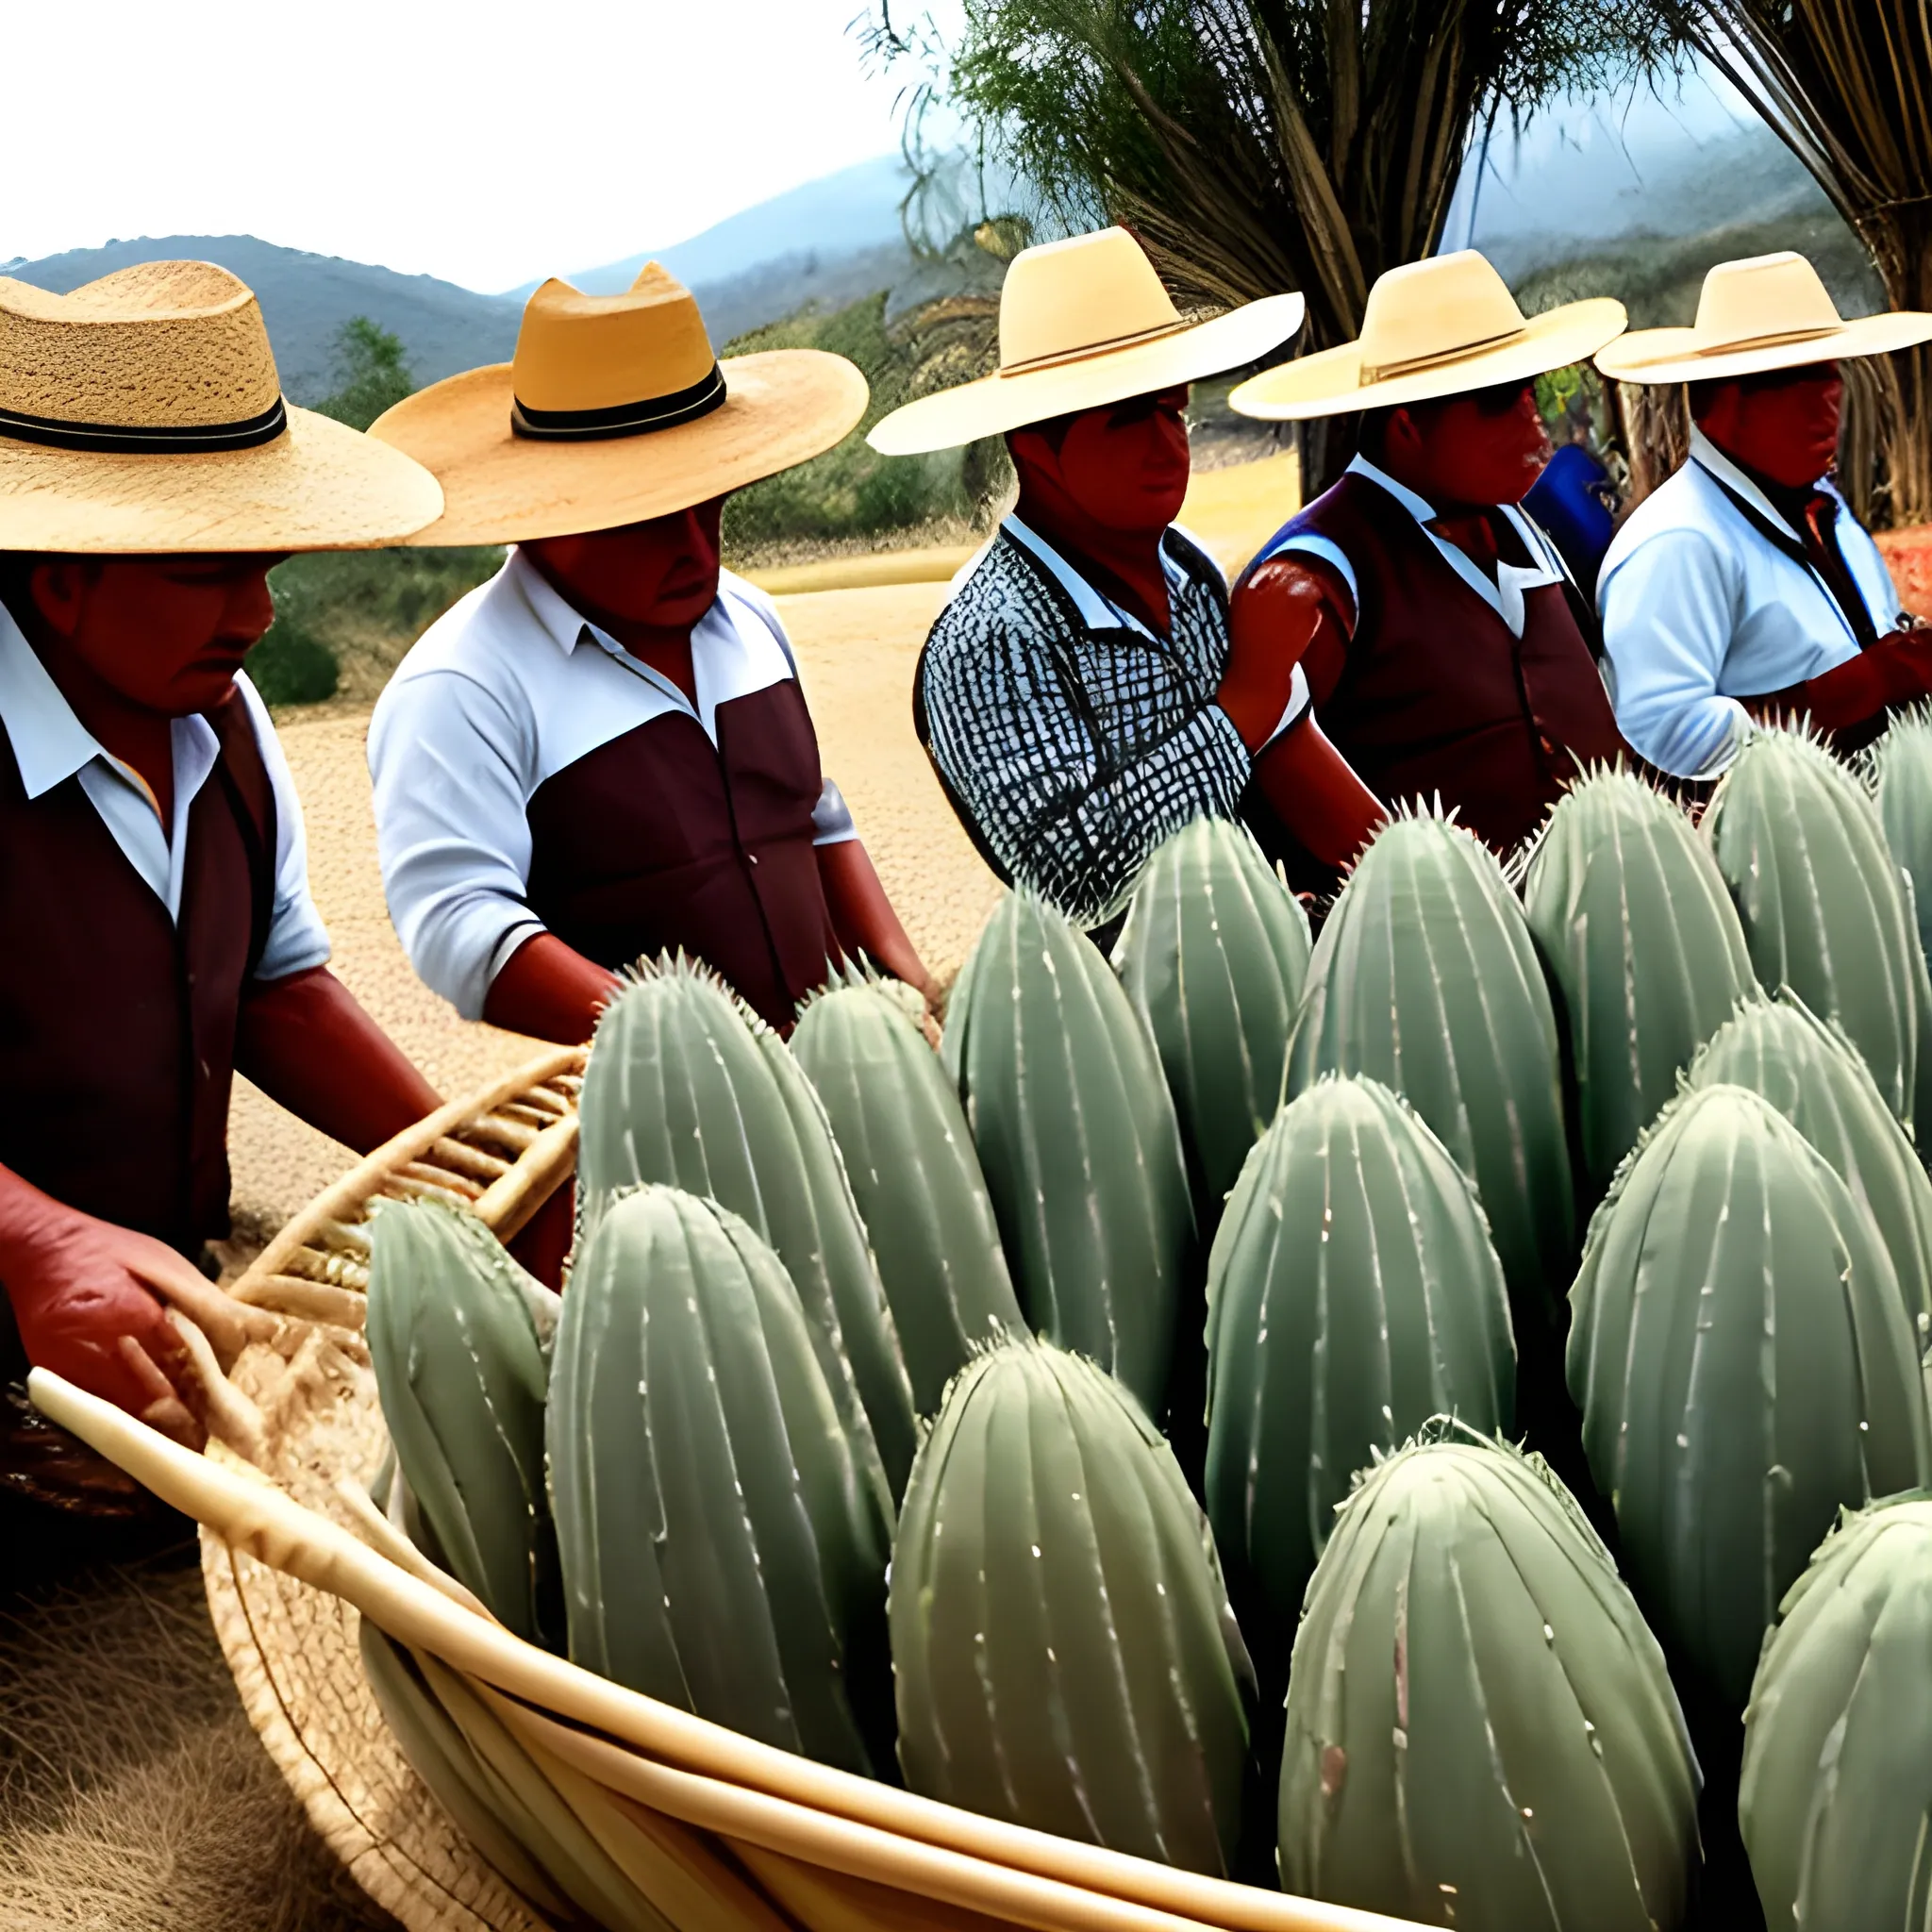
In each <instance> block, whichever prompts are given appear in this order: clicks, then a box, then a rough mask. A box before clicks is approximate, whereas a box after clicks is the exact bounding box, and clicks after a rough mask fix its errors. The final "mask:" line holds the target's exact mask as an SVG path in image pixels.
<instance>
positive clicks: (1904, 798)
mask: <svg viewBox="0 0 1932 1932" xmlns="http://www.w3.org/2000/svg"><path fill="white" fill-rule="evenodd" d="M1869 771H1870V775H1871V779H1872V786H1873V791H1874V796H1875V798H1876V801H1877V805H1878V823H1879V826H1880V829H1881V830H1882V831H1883V832H1884V834H1885V842H1886V844H1887V846H1888V847H1889V848H1890V852H1891V856H1892V858H1894V859H1895V860H1897V862H1898V865H1899V869H1900V870H1901V871H1902V872H1903V873H1904V874H1905V875H1906V877H1907V879H1909V880H1910V881H1911V886H1912V896H1913V900H1914V902H1915V903H1914V906H1913V912H1914V915H1915V921H1914V923H1915V924H1916V925H1917V928H1918V933H1919V949H1920V951H1921V953H1922V954H1924V955H1925V957H1927V958H1932V705H1917V706H1914V707H1913V708H1912V709H1911V710H1909V711H1907V713H1905V715H1904V716H1902V717H1899V718H1894V719H1893V720H1892V722H1891V724H1890V728H1889V729H1888V730H1887V731H1886V734H1885V736H1884V737H1883V738H1881V739H1880V740H1879V741H1878V742H1877V743H1876V744H1874V746H1873V747H1872V756H1871V760H1870V765H1869Z"/></svg>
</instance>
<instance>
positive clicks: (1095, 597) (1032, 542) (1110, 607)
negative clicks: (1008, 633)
mask: <svg viewBox="0 0 1932 1932" xmlns="http://www.w3.org/2000/svg"><path fill="white" fill-rule="evenodd" d="M1000 528H1001V529H1002V530H1004V531H1005V532H1006V533H1007V535H1008V536H1009V537H1010V538H1012V539H1013V541H1015V542H1016V543H1019V544H1022V545H1024V547H1025V548H1026V549H1027V550H1029V551H1031V552H1032V553H1033V555H1034V556H1035V557H1036V558H1039V560H1040V561H1041V563H1043V564H1044V565H1045V566H1046V567H1047V569H1048V570H1049V571H1050V572H1051V573H1052V574H1053V576H1054V578H1055V580H1056V581H1057V582H1058V584H1059V587H1060V589H1061V590H1063V591H1065V592H1066V593H1067V595H1068V596H1069V597H1071V598H1072V599H1073V600H1074V609H1076V610H1077V611H1078V612H1079V613H1080V622H1081V623H1082V624H1084V625H1086V626H1087V628H1088V629H1089V630H1121V629H1129V630H1137V631H1139V632H1140V633H1141V636H1142V637H1148V638H1151V637H1153V635H1154V633H1153V632H1152V631H1150V630H1149V629H1148V628H1147V626H1146V625H1144V624H1142V623H1141V620H1140V619H1139V618H1138V617H1136V616H1135V615H1134V614H1133V613H1132V612H1131V611H1129V610H1123V609H1122V608H1121V607H1120V606H1119V605H1118V604H1116V603H1115V602H1114V601H1113V599H1112V598H1111V597H1108V596H1107V595H1105V594H1104V593H1103V592H1102V591H1096V590H1095V589H1094V588H1093V586H1092V585H1091V584H1090V583H1089V582H1088V581H1087V579H1086V578H1085V577H1084V576H1082V575H1080V573H1079V572H1078V571H1077V570H1076V569H1075V568H1074V566H1073V565H1072V564H1071V563H1069V562H1068V561H1067V559H1066V558H1064V557H1062V556H1061V555H1060V553H1059V552H1058V550H1056V549H1055V548H1054V547H1053V545H1052V544H1051V543H1049V542H1048V541H1046V539H1045V538H1044V537H1042V536H1041V534H1040V533H1039V532H1038V531H1037V530H1034V529H1030V528H1029V527H1028V526H1027V525H1024V524H1023V523H1022V522H1021V521H1020V519H1019V518H1018V517H1016V516H1008V517H1004V518H1002V519H1001V521H1000ZM1160 567H1161V569H1162V571H1164V572H1165V573H1166V575H1167V582H1168V588H1169V590H1170V591H1178V590H1180V589H1181V588H1182V587H1183V586H1184V585H1185V584H1186V582H1187V575H1188V574H1187V572H1186V571H1185V570H1183V569H1182V568H1181V566H1180V565H1179V564H1178V563H1176V562H1175V561H1174V558H1172V557H1170V556H1169V555H1168V553H1167V540H1166V538H1165V537H1163V538H1162V539H1161V542H1160Z"/></svg>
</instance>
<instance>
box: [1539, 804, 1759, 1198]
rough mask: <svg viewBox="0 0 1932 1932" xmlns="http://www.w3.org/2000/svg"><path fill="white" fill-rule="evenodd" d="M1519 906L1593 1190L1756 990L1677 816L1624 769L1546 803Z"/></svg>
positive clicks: (1719, 893)
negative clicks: (1562, 1052) (1541, 972)
mask: <svg viewBox="0 0 1932 1932" xmlns="http://www.w3.org/2000/svg"><path fill="white" fill-rule="evenodd" d="M1524 904H1525V907H1526V909H1527V911H1528V915H1529V927H1530V930H1531V932H1533V933H1534V934H1535V935H1536V939H1537V943H1538V945H1539V946H1540V947H1541V951H1542V956H1543V959H1544V961H1545V963H1546V964H1547V966H1548V967H1549V971H1550V976H1551V978H1552V979H1553V980H1554V981H1555V983H1556V986H1557V993H1558V995H1559V1004H1560V1006H1561V1008H1562V1010H1563V1016H1564V1018H1565V1020H1566V1021H1567V1024H1568V1026H1569V1031H1570V1049H1571V1058H1572V1060H1573V1063H1574V1067H1575V1078H1576V1107H1577V1116H1578V1124H1579V1127H1580V1129H1581V1136H1580V1138H1581V1141H1582V1157H1583V1165H1584V1168H1585V1171H1586V1172H1587V1174H1588V1175H1589V1178H1590V1182H1591V1187H1592V1189H1593V1191H1595V1192H1596V1193H1598V1194H1601V1193H1602V1191H1604V1189H1605V1188H1607V1186H1608V1185H1609V1183H1610V1177H1611V1175H1613V1174H1615V1173H1616V1171H1617V1163H1618V1162H1619V1161H1620V1160H1622V1159H1623V1158H1624V1155H1626V1154H1627V1153H1629V1151H1630V1150H1631V1148H1633V1147H1634V1146H1636V1144H1637V1138H1638V1136H1639V1135H1640V1134H1641V1132H1642V1131H1643V1129H1644V1128H1645V1127H1647V1126H1648V1125H1649V1124H1650V1123H1651V1122H1652V1121H1653V1120H1655V1119H1656V1118H1657V1109H1658V1108H1661V1107H1662V1106H1663V1105H1664V1103H1665V1102H1666V1101H1667V1100H1669V1099H1670V1097H1671V1096H1672V1094H1673V1093H1674V1092H1675V1091H1676V1088H1677V1075H1678V1074H1679V1073H1680V1072H1681V1071H1682V1069H1683V1068H1685V1067H1687V1066H1688V1065H1689V1064H1690V1063H1691V1055H1692V1054H1694V1053H1695V1052H1696V1051H1697V1049H1698V1047H1700V1046H1701V1045H1702V1044H1703V1043H1704V1042H1705V1041H1707V1040H1708V1039H1709V1038H1710V1036H1711V1035H1712V1034H1713V1033H1714V1032H1715V1031H1716V1030H1717V1029H1718V1027H1719V1026H1720V1025H1721V1024H1723V1023H1724V1020H1725V1018H1726V1017H1727V1016H1728V1015H1729V1013H1730V1010H1731V1008H1733V1007H1734V1006H1735V1005H1736V1004H1737V1002H1738V1001H1739V1000H1740V999H1741V998H1742V997H1743V995H1744V994H1745V993H1746V992H1747V991H1750V990H1751V989H1752V988H1754V987H1755V986H1756V985H1757V980H1756V979H1755V977H1754V976H1753V974H1752V971H1751V955H1750V952H1749V950H1748V948H1747V947H1746V946H1745V944H1744V929H1743V927H1742V926H1741V925H1740V924H1739V923H1738V913H1737V908H1735V907H1734V906H1733V905H1732V904H1731V898H1730V893H1729V891H1728V890H1727V889H1726V887H1725V885H1724V875H1723V874H1721V873H1720V872H1719V871H1718V869H1717V866H1716V864H1715V863H1714V862H1713V860H1712V858H1711V856H1710V851H1709V848H1708V847H1707V846H1706V845H1705V844H1703V843H1702V842H1701V841H1699V839H1698V837H1697V834H1696V833H1695V832H1694V831H1693V830H1692V829H1691V822H1690V821H1689V819H1687V818H1686V817H1685V815H1684V814H1683V812H1681V811H1680V810H1678V809H1677V808H1676V807H1675V806H1674V805H1673V804H1672V803H1671V802H1670V801H1669V800H1668V799H1666V798H1664V797H1662V796H1660V795H1659V794H1658V793H1657V791H1655V790H1654V789H1653V788H1652V787H1651V786H1649V785H1646V784H1645V783H1644V782H1643V780H1642V779H1641V778H1639V777H1636V776H1635V775H1633V774H1631V773H1628V772H1624V771H1610V772H1597V773H1594V774H1592V775H1591V776H1590V777H1589V778H1586V779H1585V780H1584V781H1583V782H1582V783H1581V784H1580V785H1577V786H1575V787H1574V788H1573V789H1572V790H1571V791H1568V792H1566V793H1565V794H1564V795H1563V797H1562V799H1561V800H1560V801H1558V803H1557V808H1556V810H1555V811H1553V812H1552V813H1551V814H1550V820H1549V824H1547V825H1546V826H1545V827H1544V829H1543V832H1542V834H1541V837H1540V838H1539V840H1538V841H1537V844H1536V848H1535V851H1534V853H1533V855H1532V857H1531V858H1530V861H1529V868H1528V874H1527V877H1526V879H1525V881H1524Z"/></svg>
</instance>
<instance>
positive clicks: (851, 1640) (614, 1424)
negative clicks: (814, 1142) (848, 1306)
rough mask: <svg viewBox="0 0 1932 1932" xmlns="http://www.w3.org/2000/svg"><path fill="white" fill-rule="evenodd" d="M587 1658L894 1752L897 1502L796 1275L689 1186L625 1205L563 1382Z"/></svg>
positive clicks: (767, 1717) (695, 1700) (562, 1535)
mask: <svg viewBox="0 0 1932 1932" xmlns="http://www.w3.org/2000/svg"><path fill="white" fill-rule="evenodd" d="M549 1449H550V1482H551V1489H552V1492H553V1494H554V1496H555V1499H556V1508H557V1531H558V1550H559V1553H560V1555H561V1557H562V1563H563V1583H564V1596H565V1603H566V1607H567V1608H568V1611H569V1617H570V1654H571V1657H572V1660H573V1661H574V1662H575V1663H579V1664H581V1665H583V1666H584V1667H585V1669H587V1670H592V1671H595V1672H597V1673H598V1674H600V1675H602V1676H606V1677H609V1678H612V1679H613V1680H614V1681H616V1682H617V1683H620V1684H626V1685H628V1686H629V1687H630V1688H631V1689H632V1690H635V1691H642V1692H643V1693H644V1694H645V1695H646V1696H650V1697H656V1698H658V1699H660V1700H661V1701H663V1702H664V1703H667V1704H675V1705H677V1706H678V1707H681V1708H683V1709H686V1710H691V1711H695V1712H696V1713H697V1715H698V1716H700V1717H704V1718H709V1719H711V1720H712V1721H713V1722H714V1723H717V1724H727V1725H729V1726H730V1727H731V1728H732V1729H733V1730H736V1731H741V1732H743V1733H744V1734H745V1735H746V1736H748V1737H754V1738H759V1739H762V1740H764V1741H765V1742H766V1743H769V1744H775V1745H778V1746H780V1747H781V1748H783V1749H785V1750H790V1751H797V1752H800V1753H802V1754H803V1755H804V1756H806V1757H816V1758H819V1759H821V1760H823V1761H824V1762H825V1763H828V1764H837V1765H841V1766H842V1767H844V1768H845V1769H846V1770H850V1771H860V1772H864V1771H870V1770H873V1769H874V1767H875V1766H877V1765H878V1764H879V1763H880V1762H881V1761H882V1760H883V1761H884V1762H886V1763H890V1761H891V1757H890V1748H889V1744H888V1743H887V1742H886V1741H884V1740H890V1737H891V1729H890V1720H889V1718H887V1717H886V1715H885V1713H886V1711H887V1710H888V1708H889V1706H890V1698H891V1692H890V1690H889V1689H888V1688H887V1686H886V1684H885V1656H884V1650H885V1646H884V1641H883V1638H884V1628H883V1613H884V1608H885V1570H886V1562H887V1557H888V1549H889V1543H890V1538H891V1520H890V1516H889V1515H888V1514H882V1512H881V1508H880V1504H881V1500H882V1499H881V1495H880V1492H879V1491H878V1490H877V1489H876V1488H875V1487H874V1485H873V1484H872V1483H871V1482H869V1481H868V1479H867V1474H866V1472H865V1470H864V1469H863V1467H862V1466H861V1464H860V1461H859V1458H858V1457H857V1456H856V1455H855V1453H854V1445H853V1442H852V1439H851V1437H850V1435H849V1434H848V1432H847V1430H846V1429H845V1427H844V1426H843V1425H842V1423H841V1418H840V1415H839V1411H838V1407H837V1405H836V1404H835V1402H834V1400H833V1397H832V1392H831V1391H830V1389H829V1388H828V1386H827V1385H826V1381H825V1377H824V1372H823V1370H822V1369H821V1368H820V1366H819V1356H818V1351H817V1349H816V1347H815V1345H814V1343H813V1341H812V1337H811V1334H810V1332H809V1324H808V1322H807V1320H806V1317H805V1311H804V1308H803V1307H802V1306H801V1305H800V1302H799V1297H798V1291H797V1290H796V1289H795V1288H794V1287H793V1286H792V1284H791V1277H790V1276H789V1275H788V1274H786V1272H785V1270H784V1268H783V1267H782V1266H781V1265H780V1263H779V1261H778V1258H777V1257H776V1256H775V1255H774V1253H773V1252H772V1250H771V1249H770V1248H769V1247H767V1246H766V1245H765V1243H764V1242H763V1241H760V1240H759V1239H758V1235H757V1234H756V1233H755V1232H754V1231H753V1230H752V1229H751V1228H750V1227H749V1226H748V1225H747V1224H745V1223H744V1222H742V1221H741V1220H740V1219H739V1217H738V1216H737V1215H735V1214H732V1213H730V1212H729V1211H728V1210H726V1209H724V1208H720V1207H719V1206H718V1205H717V1203H716V1202H713V1201H700V1200H697V1199H695V1198H694V1197H693V1196H691V1195H690V1194H687V1193H683V1192H681V1191H679V1190H677V1189H675V1188H663V1187H642V1188H639V1189H636V1190H634V1191H630V1192H628V1193H623V1194H619V1195H618V1196H617V1197H616V1198H615V1199H614V1200H612V1201H610V1202H609V1203H608V1204H607V1206H606V1208H605V1210H604V1212H603V1214H602V1216H601V1217H600V1218H599V1220H598V1224H597V1231H596V1233H595V1234H593V1235H592V1236H591V1242H590V1246H589V1248H588V1249H587V1251H586V1252H585V1253H584V1255H583V1257H581V1259H580V1260H579V1262H578V1264H577V1267H576V1269H575V1272H574V1273H573V1274H572V1277H571V1284H570V1291H569V1293H568V1294H566V1295H565V1296H564V1301H563V1319H562V1322H561V1324H559V1326H558V1336H557V1359H556V1367H555V1370H554V1379H553V1384H552V1390H551V1400H550V1427H549Z"/></svg>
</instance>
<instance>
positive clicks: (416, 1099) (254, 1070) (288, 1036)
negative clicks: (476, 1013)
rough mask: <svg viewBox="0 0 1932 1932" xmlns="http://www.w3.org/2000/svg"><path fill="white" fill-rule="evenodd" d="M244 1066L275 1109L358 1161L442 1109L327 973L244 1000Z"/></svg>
mask: <svg viewBox="0 0 1932 1932" xmlns="http://www.w3.org/2000/svg"><path fill="white" fill-rule="evenodd" d="M235 1065H236V1069H237V1071H238V1072H240V1073H242V1074H246V1075H247V1076H248V1078H249V1079H251V1080H253V1081H254V1082H255V1084H256V1085H257V1086H258V1087H259V1088H260V1089H261V1090H262V1091H263V1092H264V1093H266V1094H267V1095H268V1096H269V1098H270V1099H272V1100H275V1101H277V1102H279V1103H280V1105H281V1106H283V1107H286V1108H288V1109H289V1111H290V1112H291V1113H292V1114H294V1115H295V1116H297V1118H299V1119H301V1120H305V1121H307V1122H308V1124H309V1125H310V1126H312V1127H317V1128H320V1129H321V1131H322V1132H323V1133H325V1134H326V1135H328V1136H329V1137H330V1139H331V1140H336V1141H341V1142H342V1144H343V1145H344V1146H346V1147H353V1148H354V1149H355V1150H356V1151H357V1152H358V1154H367V1153H369V1152H371V1151H372V1150H373V1149H375V1148H377V1147H380V1146H381V1145H382V1144H383V1142H384V1141H389V1140H391V1139H393V1138H394V1136H396V1135H397V1134H400V1133H401V1132H403V1130H404V1129H405V1128H406V1127H410V1126H413V1125H414V1124H416V1122H418V1121H419V1120H421V1119H422V1118H423V1117H424V1116H425V1114H429V1113H434V1112H435V1111H436V1109H437V1108H439V1107H441V1105H442V1096H441V1094H440V1093H438V1092H437V1091H436V1089H435V1088H433V1087H432V1086H430V1084H429V1082H428V1081H427V1080H425V1078H424V1077H423V1075H422V1074H421V1073H419V1072H418V1071H417V1069H416V1068H415V1066H414V1065H412V1064H411V1062H410V1061H409V1060H408V1058H406V1057H405V1056H404V1054H403V1053H402V1051H401V1049H400V1048H399V1047H397V1046H396V1044H395V1042H394V1041H391V1039H390V1037H389V1035H388V1034H386V1033H385V1032H384V1031H383V1030H382V1028H381V1027H379V1026H378V1025H377V1024H375V1021H374V1020H372V1019H371V1018H370V1017H369V1015H368V1014H367V1013H366V1012H364V1011H363V1009H362V1008H361V1007H360V1006H358V1004H357V1001H356V998H355V996H354V994H352V993H351V992H350V991H349V990H348V988H347V987H345V986H344V985H343V984H342V983H341V980H340V979H338V978H337V977H336V976H335V974H333V973H331V972H330V971H329V970H328V968H327V967H326V966H318V967H315V968H314V969H313V970H311V971H309V972H307V973H293V974H290V975H289V977H288V978H286V979H274V980H258V981H257V982H256V983H255V984H254V985H253V986H251V987H249V988H248V989H247V990H246V991H244V992H243V994H242V1011H241V1017H240V1021H239V1024H238V1025H237V1028H236V1039H235Z"/></svg>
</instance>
